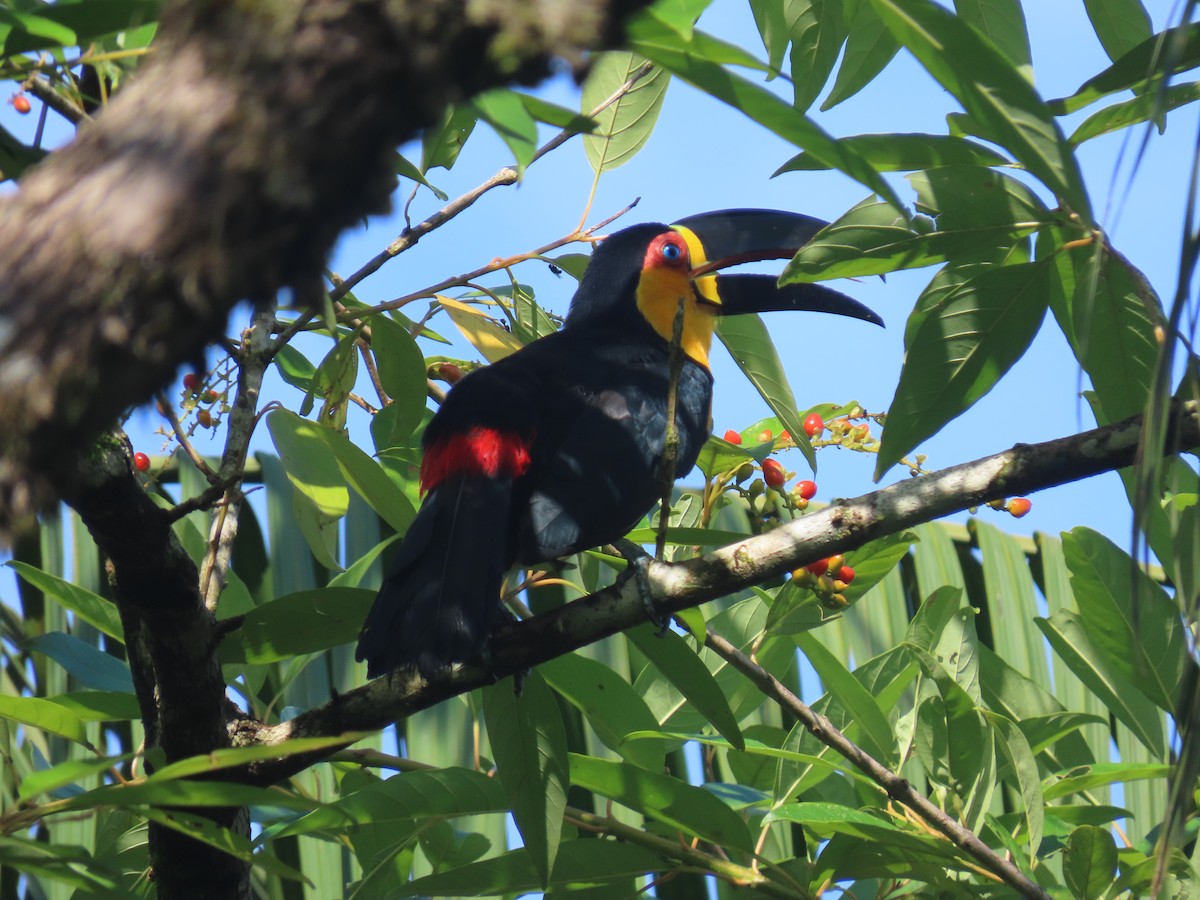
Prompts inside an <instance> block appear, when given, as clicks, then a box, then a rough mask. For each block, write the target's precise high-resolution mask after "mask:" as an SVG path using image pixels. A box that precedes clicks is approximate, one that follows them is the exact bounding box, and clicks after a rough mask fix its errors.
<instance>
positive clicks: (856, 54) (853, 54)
mask: <svg viewBox="0 0 1200 900" xmlns="http://www.w3.org/2000/svg"><path fill="white" fill-rule="evenodd" d="M899 49H900V45H899V44H898V43H896V39H895V38H894V37H892V34H891V32H890V31H888V30H887V26H886V25H884V24H883V20H882V19H880V18H879V13H877V12H876V11H875V7H873V6H871V4H870V3H860V4H859V7H858V12H857V13H856V14H855V17H854V22H853V23H852V24H851V26H850V30H849V34H848V35H847V37H846V52H845V53H844V54H843V55H842V64H841V66H840V67H839V68H838V73H837V79H836V80H835V81H834V83H833V87H832V88H831V89H830V91H829V96H828V97H826V98H825V100H824V102H823V103H822V104H821V110H822V111H824V110H828V109H832V108H833V107H834V106H836V105H837V104H839V103H841V102H842V101H843V100H848V99H849V98H851V97H853V96H854V95H855V94H857V93H858V92H859V91H861V90H862V89H863V88H865V87H866V86H867V85H868V84H870V83H871V82H872V81H874V80H875V76H876V75H878V74H879V73H880V72H882V71H883V70H884V68H886V67H887V64H888V63H889V62H891V61H892V59H893V57H895V55H896V53H897V51H899ZM793 68H794V67H793Z"/></svg>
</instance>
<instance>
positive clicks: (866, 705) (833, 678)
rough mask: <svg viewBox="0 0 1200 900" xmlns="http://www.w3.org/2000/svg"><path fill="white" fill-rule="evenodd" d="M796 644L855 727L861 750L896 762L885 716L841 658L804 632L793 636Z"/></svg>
mask: <svg viewBox="0 0 1200 900" xmlns="http://www.w3.org/2000/svg"><path fill="white" fill-rule="evenodd" d="M795 641H796V645H797V646H798V647H799V648H800V652H802V653H803V654H804V655H805V656H806V657H807V658H808V661H809V662H810V663H812V667H813V668H814V669H815V670H816V672H817V675H818V676H819V677H820V679H821V685H822V686H823V687H824V688H825V690H826V691H828V692H829V695H830V696H831V697H833V698H834V699H835V700H836V701H837V702H838V703H840V704H841V705H842V707H843V708H844V709H845V710H846V712H847V713H848V714H849V716H850V718H851V720H853V721H854V723H855V724H857V725H858V727H859V733H858V738H857V741H858V743H859V744H860V745H861V746H862V748H863V749H864V750H866V751H867V753H869V754H870V755H871V756H873V757H875V759H877V760H880V761H881V762H882V763H883V764H884V765H885V766H887V767H888V768H893V767H895V766H896V764H897V756H896V741H895V738H894V737H893V736H892V729H891V726H890V725H889V724H888V720H887V716H885V715H884V712H883V710H881V709H880V708H879V704H878V703H876V702H875V698H874V697H872V696H871V694H870V693H869V692H868V691H867V689H866V688H865V687H864V686H863V684H862V682H860V681H859V680H858V679H857V678H855V677H854V675H853V674H852V673H851V672H850V670H849V669H847V668H846V667H845V666H844V665H843V664H842V663H841V661H840V660H839V659H838V658H837V657H836V656H834V655H833V654H832V653H830V652H829V650H828V649H827V648H826V647H825V645H824V644H822V643H821V642H820V641H819V640H817V638H816V637H814V636H813V635H811V634H808V633H806V632H805V633H800V634H797V635H796V636H795Z"/></svg>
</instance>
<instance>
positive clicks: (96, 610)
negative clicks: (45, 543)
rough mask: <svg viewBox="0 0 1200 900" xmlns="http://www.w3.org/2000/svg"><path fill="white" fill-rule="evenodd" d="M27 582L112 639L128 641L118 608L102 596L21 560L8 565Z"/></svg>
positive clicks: (12, 561)
mask: <svg viewBox="0 0 1200 900" xmlns="http://www.w3.org/2000/svg"><path fill="white" fill-rule="evenodd" d="M5 565H6V566H8V567H9V568H10V569H12V570H13V571H14V572H16V573H17V574H18V575H20V576H21V578H22V579H23V580H24V581H27V582H28V583H29V584H31V585H33V586H34V587H35V588H37V589H38V590H39V591H41V592H42V593H43V594H45V595H46V596H48V597H53V598H54V599H55V600H57V601H58V602H59V604H61V605H62V606H64V607H66V608H67V609H69V610H71V611H72V612H74V613H75V615H77V616H79V618H81V619H83V620H84V621H85V622H87V623H88V624H89V625H94V626H96V627H97V628H99V629H100V630H101V631H103V632H104V633H105V634H107V635H108V636H109V637H111V638H116V639H117V640H118V641H124V640H125V630H124V629H123V628H122V627H121V616H120V614H119V613H118V612H117V607H116V605H115V604H113V603H111V602H110V601H108V600H105V599H104V598H103V597H101V596H100V595H99V594H93V593H92V592H91V591H88V590H84V589H83V588H81V587H79V586H78V585H74V584H71V582H69V581H67V580H66V579H63V578H59V577H58V576H56V575H51V574H50V573H49V572H43V571H42V570H41V569H38V568H35V567H34V566H31V565H29V563H24V562H20V561H18V560H9V561H8V562H6V563H5Z"/></svg>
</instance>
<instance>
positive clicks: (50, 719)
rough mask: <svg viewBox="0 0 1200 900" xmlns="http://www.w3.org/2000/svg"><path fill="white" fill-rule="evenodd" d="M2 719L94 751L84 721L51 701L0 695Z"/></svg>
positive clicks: (39, 698) (0, 714)
mask: <svg viewBox="0 0 1200 900" xmlns="http://www.w3.org/2000/svg"><path fill="white" fill-rule="evenodd" d="M0 717H3V718H5V719H12V720H14V721H16V722H23V723H24V724H26V725H31V726H33V727H34V728H40V729H41V730H42V731H48V732H49V733H50V734H57V735H59V736H60V737H65V738H66V739H67V740H69V741H74V742H75V743H77V744H83V746H85V747H87V748H88V749H94V748H93V747H92V745H91V742H90V741H88V737H87V730H86V729H85V727H84V724H83V720H82V719H80V718H79V716H77V715H75V714H74V713H73V712H70V711H69V710H67V709H65V708H64V707H62V706H59V705H58V704H57V703H54V702H53V701H51V700H44V699H42V698H41V697H10V696H7V695H3V694H0Z"/></svg>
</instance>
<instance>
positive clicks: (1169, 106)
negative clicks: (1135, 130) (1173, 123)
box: [1070, 81, 1200, 144]
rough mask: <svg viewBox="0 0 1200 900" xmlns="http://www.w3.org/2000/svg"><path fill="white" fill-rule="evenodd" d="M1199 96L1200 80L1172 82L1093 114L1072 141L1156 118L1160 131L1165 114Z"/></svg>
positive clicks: (1075, 141)
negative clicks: (1160, 88) (1183, 82)
mask: <svg viewBox="0 0 1200 900" xmlns="http://www.w3.org/2000/svg"><path fill="white" fill-rule="evenodd" d="M1197 99H1200V81H1190V82H1188V83H1187V84H1173V85H1170V86H1168V87H1166V88H1164V89H1162V90H1157V91H1151V92H1149V93H1146V94H1143V95H1142V96H1140V97H1134V98H1133V99H1132V100H1125V101H1123V102H1121V103H1114V104H1113V105H1112V106H1106V107H1105V108H1104V109H1101V110H1100V111H1098V112H1095V113H1092V115H1090V116H1088V117H1087V118H1086V119H1084V120H1083V122H1082V123H1081V124H1080V126H1079V127H1078V128H1076V129H1075V131H1074V132H1072V133H1071V137H1070V141H1071V143H1072V144H1082V143H1083V142H1084V141H1087V140H1091V139H1092V138H1094V137H1099V136H1100V135H1102V134H1111V133H1112V132H1114V131H1120V130H1121V129H1122V128H1127V127H1129V126H1130V125H1136V124H1138V123H1139V122H1150V121H1154V122H1156V123H1158V124H1159V130H1160V131H1161V130H1162V129H1163V128H1165V122H1164V117H1165V116H1166V114H1167V113H1169V112H1170V111H1171V110H1173V109H1179V108H1180V107H1181V106H1186V105H1187V104H1189V103H1193V102H1195V101H1196V100H1197Z"/></svg>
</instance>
